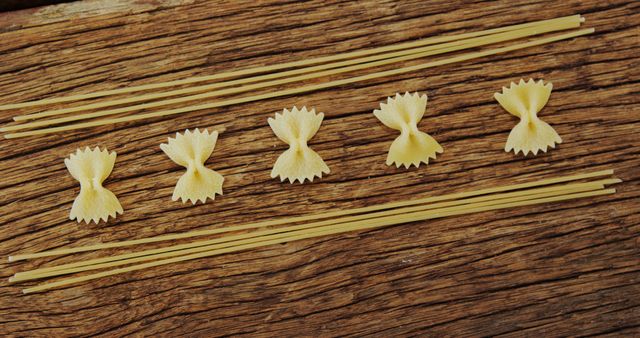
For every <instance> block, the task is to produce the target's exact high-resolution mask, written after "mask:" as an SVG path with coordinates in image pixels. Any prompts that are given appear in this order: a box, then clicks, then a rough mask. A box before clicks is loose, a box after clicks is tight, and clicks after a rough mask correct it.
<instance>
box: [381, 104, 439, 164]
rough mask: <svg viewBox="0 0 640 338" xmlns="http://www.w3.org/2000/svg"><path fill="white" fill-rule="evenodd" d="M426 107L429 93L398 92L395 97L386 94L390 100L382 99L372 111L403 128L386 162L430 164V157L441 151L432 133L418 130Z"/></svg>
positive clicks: (392, 145)
mask: <svg viewBox="0 0 640 338" xmlns="http://www.w3.org/2000/svg"><path fill="white" fill-rule="evenodd" d="M426 108H427V95H422V96H420V95H419V94H418V93H414V94H413V95H411V94H409V93H405V94H404V95H400V94H399V93H398V94H396V97H395V98H391V97H389V98H387V103H381V104H380V109H376V110H374V111H373V114H374V115H375V116H376V117H377V118H378V120H380V122H382V123H383V124H384V125H385V126H387V127H389V128H393V129H395V130H399V131H400V136H398V137H397V138H396V139H395V140H394V141H393V143H391V147H389V154H388V155H387V165H392V164H394V163H395V165H396V167H398V168H399V167H400V166H402V165H403V166H405V168H409V167H410V166H411V165H415V166H416V167H418V166H420V164H421V163H422V162H424V163H425V164H429V158H434V159H435V158H436V153H442V151H443V150H442V147H441V146H440V144H439V143H438V142H437V141H436V140H435V139H433V137H431V136H429V134H427V133H425V132H422V131H420V130H418V122H420V120H421V119H422V116H423V115H424V113H425V110H426Z"/></svg>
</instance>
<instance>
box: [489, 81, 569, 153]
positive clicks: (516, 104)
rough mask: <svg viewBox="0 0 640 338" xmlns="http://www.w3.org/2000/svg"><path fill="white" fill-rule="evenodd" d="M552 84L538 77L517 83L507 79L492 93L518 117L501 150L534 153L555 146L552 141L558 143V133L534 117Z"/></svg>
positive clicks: (541, 106)
mask: <svg viewBox="0 0 640 338" xmlns="http://www.w3.org/2000/svg"><path fill="white" fill-rule="evenodd" d="M552 88H553V86H552V85H551V83H547V84H546V85H545V84H544V83H543V82H542V80H540V81H538V82H534V81H533V79H529V81H528V82H524V80H522V79H520V82H519V83H518V84H515V83H513V82H511V86H510V87H509V88H506V87H502V93H495V94H494V97H495V99H496V100H497V101H498V102H499V103H500V105H501V106H502V108H504V109H505V110H506V111H508V112H509V113H510V114H512V115H514V116H517V117H519V118H520V122H519V123H518V124H516V126H515V127H513V129H512V130H511V133H509V138H508V139H507V144H506V145H505V147H504V150H505V151H507V152H509V151H511V150H513V151H514V152H515V153H516V154H517V153H519V152H520V151H522V153H523V154H524V155H527V154H528V153H529V152H532V153H533V154H534V155H537V154H538V151H540V150H542V151H544V152H546V151H547V148H548V147H551V148H555V144H556V143H562V139H561V138H560V135H558V133H557V132H556V131H555V130H554V129H553V128H552V127H551V126H550V125H549V124H547V123H546V122H544V121H542V120H541V119H540V118H538V112H539V111H540V110H542V108H543V107H544V106H545V105H546V104H547V101H548V100H549V96H550V95H551V89H552Z"/></svg>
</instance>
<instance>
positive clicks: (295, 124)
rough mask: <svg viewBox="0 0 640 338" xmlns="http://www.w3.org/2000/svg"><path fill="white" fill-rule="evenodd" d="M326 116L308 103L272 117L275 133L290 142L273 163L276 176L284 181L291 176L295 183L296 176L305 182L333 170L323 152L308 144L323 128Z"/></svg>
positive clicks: (272, 173) (270, 121)
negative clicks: (307, 105)
mask: <svg viewBox="0 0 640 338" xmlns="http://www.w3.org/2000/svg"><path fill="white" fill-rule="evenodd" d="M323 118H324V114H322V113H318V114H316V111H315V109H311V110H307V107H302V109H298V108H297V107H293V109H291V110H288V109H284V110H283V111H282V114H278V113H276V117H275V118H269V120H268V121H269V126H271V129H272V130H273V132H274V134H276V136H277V137H278V138H279V139H280V140H282V141H283V142H285V143H287V144H288V145H289V149H287V150H286V151H285V152H284V153H282V154H281V155H280V156H279V157H278V159H277V160H276V163H275V164H274V165H273V170H271V177H272V178H276V177H278V176H279V177H280V181H284V180H287V179H288V180H289V182H291V183H294V182H295V181H296V180H297V181H300V183H303V182H304V181H305V180H307V179H308V180H309V181H313V179H314V178H315V177H316V176H317V177H322V174H323V173H324V174H328V173H329V172H330V170H329V167H328V166H327V165H326V164H325V163H324V161H323V160H322V158H321V157H320V155H318V153H316V152H315V151H313V149H311V148H309V146H308V145H307V141H309V140H310V139H311V138H312V137H313V136H314V135H315V134H316V132H318V129H320V124H322V119H323Z"/></svg>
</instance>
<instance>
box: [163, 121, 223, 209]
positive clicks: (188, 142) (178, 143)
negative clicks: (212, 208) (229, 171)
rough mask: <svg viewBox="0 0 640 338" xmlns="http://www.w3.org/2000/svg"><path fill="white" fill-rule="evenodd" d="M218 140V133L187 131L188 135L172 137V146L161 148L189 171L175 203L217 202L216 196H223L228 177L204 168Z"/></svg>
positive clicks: (179, 187) (179, 183)
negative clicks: (215, 200) (208, 199)
mask: <svg viewBox="0 0 640 338" xmlns="http://www.w3.org/2000/svg"><path fill="white" fill-rule="evenodd" d="M217 140H218V132H217V131H214V132H212V133H209V131H208V130H206V129H205V130H204V131H200V130H199V129H198V128H196V129H195V130H194V131H193V132H192V131H190V130H189V129H187V130H186V131H185V132H184V134H180V133H176V137H175V138H169V141H168V143H163V144H161V145H160V149H162V151H164V153H165V154H167V156H169V158H170V159H171V160H172V161H173V162H175V163H176V164H179V165H181V166H183V167H185V168H187V172H186V173H184V174H183V175H182V176H181V177H180V179H179V180H178V183H177V184H176V187H175V188H174V190H173V196H172V197H171V199H172V200H174V201H177V200H178V199H180V200H182V203H186V201H191V203H192V204H196V202H198V201H201V202H202V203H204V202H206V201H207V198H211V199H215V195H216V194H219V195H222V183H223V182H224V177H222V175H220V174H219V173H217V172H215V171H213V170H211V169H209V168H207V167H205V166H204V162H206V161H207V159H208V158H209V156H211V153H213V149H214V148H215V146H216V141H217Z"/></svg>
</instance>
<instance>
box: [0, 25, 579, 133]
mask: <svg viewBox="0 0 640 338" xmlns="http://www.w3.org/2000/svg"><path fill="white" fill-rule="evenodd" d="M574 27H575V25H574V24H573V22H559V23H557V24H551V25H544V26H535V27H531V28H526V29H519V30H513V31H509V32H505V33H498V34H492V35H486V36H482V37H478V38H471V39H464V40H458V41H453V42H448V43H443V44H436V45H429V46H426V47H418V48H413V49H407V50H403V51H400V52H393V53H386V54H379V55H374V56H369V57H365V58H360V59H353V60H347V61H342V62H336V63H329V64H324V65H319V66H314V67H308V68H301V69H294V70H290V71H285V72H280V73H272V74H266V75H260V76H256V77H250V78H242V79H238V80H232V81H225V82H218V83H212V84H207V85H201V86H193V87H188V88H182V89H177V90H172V91H167V92H159V93H151V94H145V95H139V96H133V97H127V98H123V99H119V100H112V101H102V102H96V103H91V104H88V105H83V106H76V107H70V108H63V109H58V110H49V111H44V112H40V113H35V114H29V115H23V117H27V118H29V119H39V118H43V117H49V116H54V115H62V114H67V113H72V112H78V111H83V110H90V109H97V108H103V107H109V106H115V105H121V104H127V103H132V102H139V101H149V100H153V99H157V98H163V97H169V96H177V95H182V94H189V93H195V92H205V91H210V90H213V89H216V88H222V87H230V86H236V85H241V84H246V83H252V82H260V81H265V80H270V79H278V78H286V79H284V80H279V81H269V82H263V83H259V84H256V85H249V86H242V87H235V88H230V89H226V90H218V91H214V92H206V93H202V94H198V95H190V96H186V97H180V98H175V99H169V100H162V101H157V102H151V103H144V104H138V105H133V106H127V107H122V108H118V109H110V110H104V111H100V112H96V113H92V114H80V115H74V116H70V117H65V118H57V119H51V120H45V121H39V122H32V123H24V124H20V125H15V126H9V127H3V128H0V131H14V130H20V129H27V128H33V127H39V126H45V125H49V124H58V123H64V122H70V121H77V120H84V119H89V118H95V117H101V116H107V115H114V114H119V113H124V112H129V111H134V110H141V109H147V108H153V107H160V106H165V105H169V104H175V103H180V102H187V101H193V100H199V99H203V98H209V97H215V96H222V95H227V94H235V93H241V92H247V91H251V90H255V89H259V88H266V87H271V86H277V85H281V84H286V83H292V82H297V81H302V80H309V79H314V78H318V77H323V76H329V75H335V74H341V73H346V72H352V71H355V70H359V69H367V68H372V67H378V66H382V65H387V64H392V63H397V62H402V61H408V60H414V59H418V58H423V57H426V56H432V55H438V54H444V53H449V52H452V51H457V50H464V49H470V48H474V47H479V46H485V45H488V44H493V43H498V42H504V41H509V40H515V39H520V38H524V37H530V36H534V35H539V34H544V33H549V32H554V31H559V30H565V29H569V28H574ZM341 67H344V68H341ZM335 68H339V69H335ZM326 69H334V70H331V71H324V72H318V73H314V74H313V75H307V76H297V77H290V76H293V75H298V74H306V73H312V72H317V71H322V70H326Z"/></svg>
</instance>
